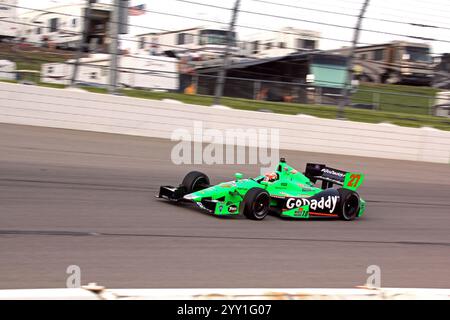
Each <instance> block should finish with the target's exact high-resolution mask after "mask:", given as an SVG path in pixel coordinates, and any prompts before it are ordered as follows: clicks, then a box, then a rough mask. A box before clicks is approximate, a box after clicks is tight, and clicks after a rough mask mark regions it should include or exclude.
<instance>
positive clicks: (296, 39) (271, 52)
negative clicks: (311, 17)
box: [240, 27, 320, 58]
mask: <svg viewBox="0 0 450 320" xmlns="http://www.w3.org/2000/svg"><path fill="white" fill-rule="evenodd" d="M319 39H320V33H319V32H317V31H312V30H303V29H296V28H292V27H286V28H282V29H281V30H279V31H273V32H262V33H257V34H255V35H252V36H249V37H248V38H246V39H245V41H242V42H241V43H240V48H241V54H242V55H245V56H253V57H256V58H265V57H281V56H285V55H288V54H291V53H295V52H304V51H312V50H317V49H319Z"/></svg>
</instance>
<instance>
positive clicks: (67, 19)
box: [19, 1, 112, 49]
mask: <svg viewBox="0 0 450 320" xmlns="http://www.w3.org/2000/svg"><path fill="white" fill-rule="evenodd" d="M86 9H87V4H86V1H80V3H79V4H66V5H58V6H54V7H50V8H46V9H36V10H31V11H28V12H25V13H23V14H21V15H20V22H21V23H22V26H21V30H20V34H19V37H20V38H22V40H23V41H24V42H28V43H30V44H33V45H55V46H56V47H60V48H72V49H75V48H77V47H78V44H79V41H80V40H81V38H82V33H83V30H84V20H83V17H84V16H85V11H86ZM111 10H112V7H111V6H110V5H107V4H102V3H93V4H92V6H91V14H90V16H91V19H90V23H89V24H90V25H89V29H88V30H87V42H88V43H90V44H91V46H92V47H94V48H93V49H95V47H96V46H97V47H100V48H101V47H103V46H105V43H106V42H107V33H108V23H109V21H110V14H111Z"/></svg>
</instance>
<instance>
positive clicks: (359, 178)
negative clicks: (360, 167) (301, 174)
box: [305, 163, 364, 191]
mask: <svg viewBox="0 0 450 320" xmlns="http://www.w3.org/2000/svg"><path fill="white" fill-rule="evenodd" d="M305 176H306V177H308V179H309V180H311V182H313V183H315V182H316V181H317V180H320V181H322V189H327V188H332V187H333V185H335V184H337V185H340V186H343V187H344V188H346V189H349V190H353V191H354V190H356V189H358V188H359V187H360V186H361V184H362V182H363V180H364V175H363V174H361V173H355V172H346V171H342V170H339V169H334V168H330V167H327V166H326V165H324V164H316V163H308V164H306V170H305Z"/></svg>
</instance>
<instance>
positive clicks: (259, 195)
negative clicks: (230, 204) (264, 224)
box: [240, 188, 270, 220]
mask: <svg viewBox="0 0 450 320" xmlns="http://www.w3.org/2000/svg"><path fill="white" fill-rule="evenodd" d="M240 209H241V213H243V214H244V216H245V217H246V218H247V219H251V220H263V219H264V218H265V217H266V216H267V214H268V213H269V209H270V195H269V193H268V192H267V191H266V190H264V189H261V188H251V189H250V190H248V191H247V193H246V194H245V196H244V200H242V202H241V206H240Z"/></svg>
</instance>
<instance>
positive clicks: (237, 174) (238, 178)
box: [234, 172, 244, 181]
mask: <svg viewBox="0 0 450 320" xmlns="http://www.w3.org/2000/svg"><path fill="white" fill-rule="evenodd" d="M234 176H235V178H236V181H238V180H241V179H242V178H243V177H244V175H243V174H242V173H239V172H237V173H235V174H234Z"/></svg>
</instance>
